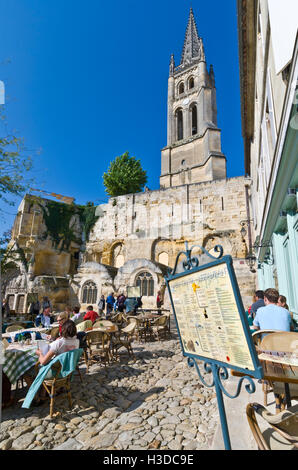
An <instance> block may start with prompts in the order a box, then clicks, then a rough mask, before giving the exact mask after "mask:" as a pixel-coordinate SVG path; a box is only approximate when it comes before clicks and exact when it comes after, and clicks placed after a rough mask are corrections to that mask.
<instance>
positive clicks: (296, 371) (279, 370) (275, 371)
mask: <svg viewBox="0 0 298 470" xmlns="http://www.w3.org/2000/svg"><path fill="white" fill-rule="evenodd" d="M259 360H260V364H261V366H262V368H263V371H264V377H263V380H268V382H280V383H284V384H285V396H286V403H287V407H290V406H291V396H290V389H289V384H298V364H297V365H293V364H287V363H281V362H278V361H277V360H274V361H272V360H270V361H269V360H267V359H265V360H262V354H261V355H260V356H259ZM231 375H233V376H235V377H243V376H244V375H247V376H249V374H244V373H242V372H238V371H235V370H232V371H231Z"/></svg>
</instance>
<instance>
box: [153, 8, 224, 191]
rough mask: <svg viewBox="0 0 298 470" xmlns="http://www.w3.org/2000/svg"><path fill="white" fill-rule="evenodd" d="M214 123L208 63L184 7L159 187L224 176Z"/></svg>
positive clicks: (172, 71)
mask: <svg viewBox="0 0 298 470" xmlns="http://www.w3.org/2000/svg"><path fill="white" fill-rule="evenodd" d="M220 132H221V131H220V129H219V128H218V127H217V107H216V89H215V79H214V72H213V67H212V65H210V68H209V72H208V69H207V64H206V58H205V52H204V45H203V40H202V38H201V37H199V35H198V31H197V26H196V22H195V19H194V14H193V10H192V8H191V9H190V13H189V19H188V24H187V28H186V33H185V40H184V46H183V51H182V56H181V62H180V65H178V66H177V67H176V66H175V60H174V56H173V55H172V56H171V61H170V75H169V80H168V138H167V146H166V147H165V148H163V149H162V153H161V176H160V186H161V188H168V187H171V186H181V185H183V184H191V183H200V182H203V181H212V180H216V179H222V178H225V177H226V158H225V156H224V155H223V153H222V152H221V138H220Z"/></svg>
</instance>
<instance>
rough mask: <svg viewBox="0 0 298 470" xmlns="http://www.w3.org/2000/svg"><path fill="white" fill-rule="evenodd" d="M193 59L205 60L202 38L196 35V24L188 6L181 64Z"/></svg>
mask: <svg viewBox="0 0 298 470" xmlns="http://www.w3.org/2000/svg"><path fill="white" fill-rule="evenodd" d="M194 59H196V61H197V60H205V55H204V48H203V42H202V39H201V38H200V37H199V35H198V30H197V25H196V21H195V17H194V14H193V10H192V8H190V12H189V18H188V24H187V28H186V33H185V39H184V45H183V51H182V56H181V65H187V64H188V63H191V62H192V61H193V60H194Z"/></svg>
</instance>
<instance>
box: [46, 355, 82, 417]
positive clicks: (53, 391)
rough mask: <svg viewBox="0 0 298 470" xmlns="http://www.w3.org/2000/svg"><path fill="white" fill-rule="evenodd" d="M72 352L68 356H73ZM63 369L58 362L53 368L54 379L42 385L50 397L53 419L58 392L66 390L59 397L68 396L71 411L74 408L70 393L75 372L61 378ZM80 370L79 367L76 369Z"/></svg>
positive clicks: (47, 380)
mask: <svg viewBox="0 0 298 470" xmlns="http://www.w3.org/2000/svg"><path fill="white" fill-rule="evenodd" d="M71 353H72V351H70V352H68V353H67V354H71ZM61 369H62V365H61V363H59V362H56V363H54V364H53V366H52V369H51V370H52V373H53V378H51V379H44V380H43V382H42V385H43V387H44V389H45V390H46V392H47V394H48V395H49V397H50V417H51V418H52V417H53V412H54V400H55V397H56V396H57V391H58V390H61V389H64V390H65V392H64V393H62V394H61V395H60V394H59V396H61V397H62V396H65V395H67V398H68V403H69V408H70V409H71V407H72V399H71V392H70V386H71V377H72V374H73V372H74V371H73V372H70V373H69V374H68V375H67V376H66V377H59V375H60V371H61ZM76 369H77V370H78V366H77V367H76Z"/></svg>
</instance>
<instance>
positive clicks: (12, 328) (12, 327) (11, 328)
mask: <svg viewBox="0 0 298 470" xmlns="http://www.w3.org/2000/svg"><path fill="white" fill-rule="evenodd" d="M23 329H24V327H23V326H21V325H10V326H8V327H7V328H6V333H13V332H15V331H19V330H23Z"/></svg>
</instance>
